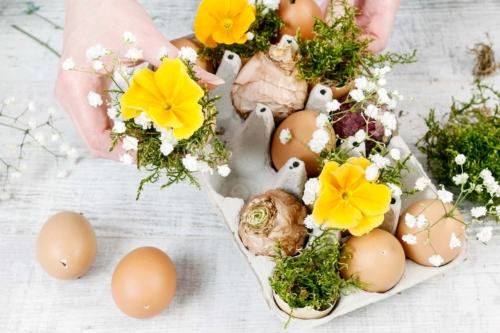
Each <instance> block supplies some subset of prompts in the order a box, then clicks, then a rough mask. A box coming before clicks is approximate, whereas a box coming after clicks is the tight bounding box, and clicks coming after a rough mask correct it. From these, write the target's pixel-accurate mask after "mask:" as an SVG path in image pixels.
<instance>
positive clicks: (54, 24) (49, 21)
mask: <svg viewBox="0 0 500 333" xmlns="http://www.w3.org/2000/svg"><path fill="white" fill-rule="evenodd" d="M33 15H35V16H38V17H39V18H41V19H42V20H44V21H45V22H48V23H49V24H51V25H53V26H54V28H55V29H59V30H62V29H63V27H61V26H60V25H58V24H56V23H54V22H52V21H51V20H49V19H48V18H46V17H45V16H42V15H40V14H38V13H35V12H33Z"/></svg>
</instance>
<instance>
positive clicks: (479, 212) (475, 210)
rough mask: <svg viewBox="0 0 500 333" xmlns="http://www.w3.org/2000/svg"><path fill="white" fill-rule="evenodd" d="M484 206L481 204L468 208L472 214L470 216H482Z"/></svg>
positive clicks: (484, 209)
mask: <svg viewBox="0 0 500 333" xmlns="http://www.w3.org/2000/svg"><path fill="white" fill-rule="evenodd" d="M486 212H487V210H486V207H484V206H482V207H474V208H472V209H471V210H470V214H471V215H472V217H475V218H480V217H483V216H486Z"/></svg>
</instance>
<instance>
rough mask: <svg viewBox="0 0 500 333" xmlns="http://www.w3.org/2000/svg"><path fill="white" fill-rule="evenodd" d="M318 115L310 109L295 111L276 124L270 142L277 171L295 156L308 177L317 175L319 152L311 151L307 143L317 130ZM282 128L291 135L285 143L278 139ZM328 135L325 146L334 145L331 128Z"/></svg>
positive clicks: (333, 135)
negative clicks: (276, 126)
mask: <svg viewBox="0 0 500 333" xmlns="http://www.w3.org/2000/svg"><path fill="white" fill-rule="evenodd" d="M318 115H319V113H318V112H316V111H310V110H305V111H299V112H295V113H293V114H291V115H290V116H288V117H287V118H286V119H285V120H283V122H282V123H281V124H280V125H279V126H278V128H277V129H276V132H275V133H274V136H273V140H272V143H271V159H272V161H273V164H274V167H275V168H276V169H277V170H278V171H279V170H280V169H281V168H282V167H283V166H284V165H285V164H286V162H287V161H288V160H289V159H290V158H292V157H296V158H298V159H299V160H302V161H303V162H304V164H305V166H306V171H307V175H308V176H309V177H316V176H318V175H319V170H318V166H319V164H318V159H319V154H317V153H314V152H312V151H311V150H310V148H309V147H308V143H309V141H311V139H312V137H313V133H314V132H315V131H316V130H318V127H317V125H316V118H317V117H318ZM283 130H289V131H290V134H291V137H292V139H291V140H289V141H288V142H286V143H285V144H283V143H282V140H280V135H281V133H282V131H283ZM329 136H330V140H329V142H328V144H327V148H331V147H332V146H334V145H335V134H334V133H333V130H331V129H330V130H329Z"/></svg>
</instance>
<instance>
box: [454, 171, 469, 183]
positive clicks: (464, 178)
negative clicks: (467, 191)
mask: <svg viewBox="0 0 500 333" xmlns="http://www.w3.org/2000/svg"><path fill="white" fill-rule="evenodd" d="M468 179H469V175H468V174H466V173H465V172H464V173H461V174H459V175H456V176H453V182H454V183H455V185H457V186H460V185H463V184H465V183H467V180H468Z"/></svg>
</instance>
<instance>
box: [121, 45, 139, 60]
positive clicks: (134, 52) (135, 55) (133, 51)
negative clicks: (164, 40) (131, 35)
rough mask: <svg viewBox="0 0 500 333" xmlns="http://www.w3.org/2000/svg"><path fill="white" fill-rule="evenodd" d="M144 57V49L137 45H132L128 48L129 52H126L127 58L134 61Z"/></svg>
mask: <svg viewBox="0 0 500 333" xmlns="http://www.w3.org/2000/svg"><path fill="white" fill-rule="evenodd" d="M142 57H143V55H142V50H139V49H137V48H135V47H131V48H130V49H128V50H127V53H125V58H128V59H130V60H132V61H137V60H139V59H142Z"/></svg>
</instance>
